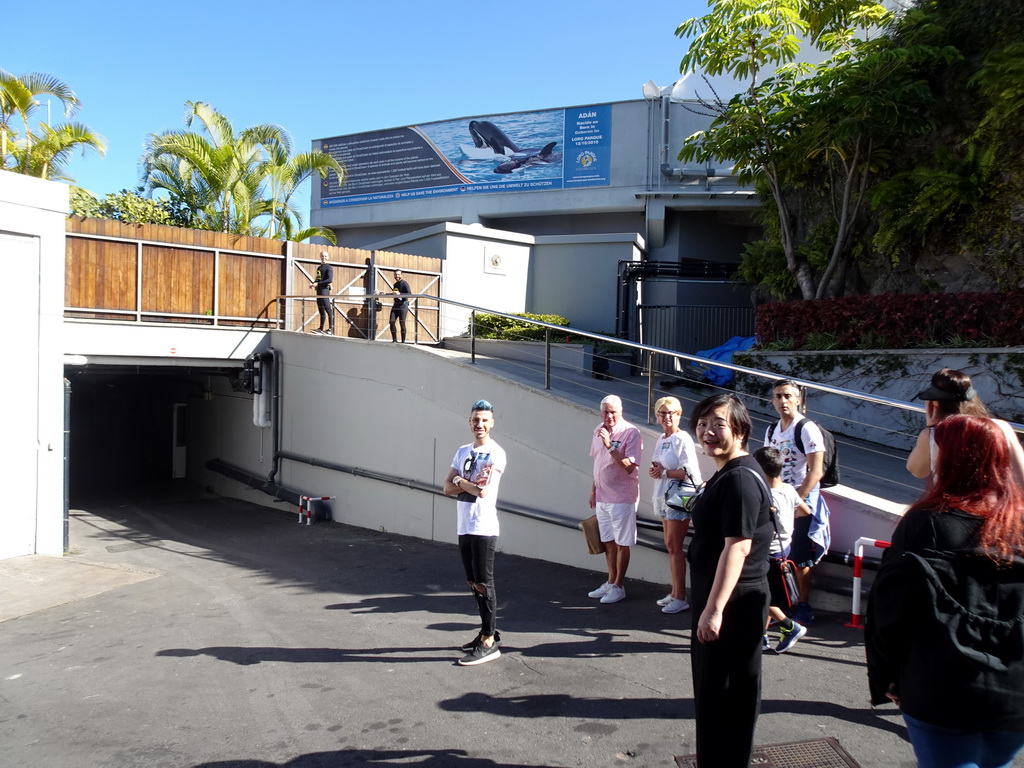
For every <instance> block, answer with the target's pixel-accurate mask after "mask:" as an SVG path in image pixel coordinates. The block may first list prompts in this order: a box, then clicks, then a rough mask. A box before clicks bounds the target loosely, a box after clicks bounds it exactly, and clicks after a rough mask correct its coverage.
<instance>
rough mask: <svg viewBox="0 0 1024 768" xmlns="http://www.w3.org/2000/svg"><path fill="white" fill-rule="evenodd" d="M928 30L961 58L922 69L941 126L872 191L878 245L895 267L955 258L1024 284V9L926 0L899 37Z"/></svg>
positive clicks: (1004, 3) (908, 150) (999, 2)
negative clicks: (934, 95) (1023, 228)
mask: <svg viewBox="0 0 1024 768" xmlns="http://www.w3.org/2000/svg"><path fill="white" fill-rule="evenodd" d="M922 30H927V33H928V34H930V35H933V36H934V37H936V38H941V39H942V40H943V41H944V42H945V44H946V45H948V46H950V47H953V48H955V49H956V51H957V52H958V54H959V56H958V58H957V59H956V60H946V61H933V62H925V63H924V64H923V65H922V66H921V67H920V68H919V69H918V71H917V75H918V76H919V77H921V78H923V79H927V80H928V81H929V82H931V83H933V84H934V90H935V91H936V93H937V98H936V99H935V100H934V101H933V102H932V104H930V105H929V108H928V117H929V118H930V119H931V120H932V121H933V123H934V125H935V128H934V130H932V131H931V132H930V133H928V134H927V135H926V136H924V137H922V138H921V139H919V140H917V141H915V142H913V143H909V144H907V145H906V146H905V147H904V151H903V152H901V153H900V155H899V157H898V158H897V161H896V162H894V163H893V165H892V167H891V169H890V173H889V175H888V176H887V178H885V179H883V180H881V181H880V182H879V183H878V184H877V186H876V187H875V188H874V189H872V190H871V191H870V197H871V202H872V206H873V208H874V209H875V211H876V217H877V218H876V222H877V232H876V234H875V236H874V241H873V246H874V248H875V250H877V251H878V252H879V253H880V254H881V255H882V256H883V257H884V258H885V259H887V260H888V261H889V262H890V263H893V264H897V263H899V264H906V263H908V262H910V263H911V264H913V263H915V262H916V261H917V260H921V259H924V258H925V257H927V258H929V259H930V260H931V261H932V262H934V261H936V260H940V261H941V260H942V259H944V258H947V257H948V255H949V254H956V255H958V256H959V257H960V258H962V259H967V260H969V261H970V263H971V265H972V266H973V267H974V269H975V271H976V272H977V273H979V274H981V275H984V276H985V277H986V278H987V279H988V280H990V281H991V282H992V283H993V284H994V285H995V286H999V287H1015V286H1018V285H1020V284H1021V282H1024V245H1022V243H1021V238H1020V228H1021V226H1024V209H1022V204H1021V200H1022V192H1024V139H1022V134H1021V132H1020V124H1021V120H1022V119H1024V85H1022V83H1024V43H1022V42H1021V40H1024V5H1022V4H1021V3H1019V2H1017V0H991V2H984V3H982V2H979V0H958V2H950V0H922V1H921V2H919V3H918V6H917V8H916V9H915V10H914V12H912V13H909V14H907V16H906V18H905V19H904V20H903V22H902V23H901V25H900V26H899V28H897V29H896V30H895V31H894V34H893V40H894V44H905V43H906V41H907V40H912V39H913V38H914V37H915V36H919V35H920V34H921V33H922V32H921V31H922Z"/></svg>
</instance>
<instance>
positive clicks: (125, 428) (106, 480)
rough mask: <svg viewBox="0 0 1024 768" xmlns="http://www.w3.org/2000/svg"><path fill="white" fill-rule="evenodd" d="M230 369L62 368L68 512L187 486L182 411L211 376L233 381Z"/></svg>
mask: <svg viewBox="0 0 1024 768" xmlns="http://www.w3.org/2000/svg"><path fill="white" fill-rule="evenodd" d="M238 370H239V369H236V368H218V369H181V368H160V367H153V368H146V367H133V368H131V369H118V368H117V367H113V366H101V365H95V366H87V367H82V368H68V369H66V370H65V375H66V377H67V379H68V380H69V381H70V382H71V410H70V418H69V422H70V423H69V424H68V425H67V426H68V428H69V429H70V449H69V459H68V461H69V464H68V480H69V483H68V486H69V487H68V496H69V502H70V503H71V505H73V506H74V505H80V504H82V503H83V502H87V501H92V500H96V499H110V498H114V497H118V496H137V495H139V494H143V495H149V494H155V493H159V492H160V489H162V488H166V487H167V486H168V485H173V484H178V485H182V484H187V483H188V482H189V481H188V477H187V475H186V472H185V466H186V462H185V456H186V453H187V451H188V449H189V434H188V422H189V418H188V410H189V407H190V405H191V404H194V403H196V402H198V401H201V400H207V399H209V397H210V392H211V390H212V387H213V381H214V379H215V378H216V377H229V378H233V379H236V378H237V376H238ZM206 405H210V403H206Z"/></svg>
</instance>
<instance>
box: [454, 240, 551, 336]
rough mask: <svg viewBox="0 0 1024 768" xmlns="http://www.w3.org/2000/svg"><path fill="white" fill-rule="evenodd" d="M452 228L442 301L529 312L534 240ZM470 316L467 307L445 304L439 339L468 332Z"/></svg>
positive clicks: (499, 310)
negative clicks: (530, 273) (444, 299)
mask: <svg viewBox="0 0 1024 768" xmlns="http://www.w3.org/2000/svg"><path fill="white" fill-rule="evenodd" d="M449 229H450V230H451V231H449V232H448V236H447V239H446V243H445V256H444V265H443V267H442V270H443V276H442V280H443V283H444V297H445V298H448V299H452V300H453V301H460V302H463V303H465V304H473V305H475V306H478V307H486V308H487V309H493V310H497V311H498V312H509V313H520V312H525V311H526V283H527V279H528V277H529V270H530V251H531V246H532V240H533V238H530V237H527V236H523V235H514V234H511V233H507V232H496V231H495V230H488V229H485V228H483V227H462V226H461V225H449ZM469 315H470V312H469V310H467V309H463V308H461V307H454V306H451V305H446V306H442V307H441V337H442V338H443V337H445V336H458V335H460V334H462V333H464V332H465V331H466V329H467V328H468V327H469Z"/></svg>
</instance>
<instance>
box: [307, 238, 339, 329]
mask: <svg viewBox="0 0 1024 768" xmlns="http://www.w3.org/2000/svg"><path fill="white" fill-rule="evenodd" d="M333 281H334V268H333V267H332V266H331V265H330V264H328V263H327V251H320V266H319V267H317V268H316V280H315V281H314V282H312V283H310V284H309V287H310V288H315V289H316V295H317V299H316V311H317V313H318V314H319V315H320V327H319V328H316V329H314V330H313V333H325V334H327V335H328V336H333V335H334V312H333V311H332V308H331V299H330V295H331V283H332V282H333ZM325 323H326V325H327V329H326V330H325V329H324V325H325Z"/></svg>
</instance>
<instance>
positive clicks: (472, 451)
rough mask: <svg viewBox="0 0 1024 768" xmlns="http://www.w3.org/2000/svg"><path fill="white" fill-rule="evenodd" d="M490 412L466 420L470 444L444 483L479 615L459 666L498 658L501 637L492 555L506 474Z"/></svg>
mask: <svg viewBox="0 0 1024 768" xmlns="http://www.w3.org/2000/svg"><path fill="white" fill-rule="evenodd" d="M493 426H494V407H493V406H492V405H491V404H490V403H489V402H487V401H486V400H477V401H476V402H475V403H473V407H472V409H471V411H470V415H469V428H470V430H471V431H472V433H473V442H471V443H468V444H466V445H463V446H461V447H460V448H459V450H457V451H456V452H455V458H454V459H452V464H451V468H450V469H449V470H448V476H447V477H446V478H445V481H444V492H445V495H446V496H455V497H456V498H457V499H458V501H457V502H456V507H457V509H458V531H457V532H458V536H459V554H460V555H461V556H462V565H463V566H464V567H465V569H466V583H467V584H469V589H470V591H471V592H472V593H473V598H474V599H475V600H476V604H477V609H478V610H479V611H480V631H479V632H477V634H476V636H475V637H473V639H472V640H470V641H469V642H468V643H465V644H464V645H463V646H462V650H463V651H465V652H466V656H464V657H463V658H461V659H459V662H458V663H459V664H460V665H461V666H464V667H468V666H474V665H476V664H483V663H485V662H488V661H493V660H494V659H496V658H498V657H499V656H501V650H499V646H500V645H501V634H500V633H499V632H498V631H497V630H496V629H495V621H496V608H497V597H496V595H495V591H494V550H495V548H496V546H497V543H498V508H497V505H498V484H499V483H500V482H501V475H502V473H503V472H504V471H505V451H504V450H502V448H501V446H500V445H498V444H497V443H496V442H494V440H492V439H491V428H492V427H493Z"/></svg>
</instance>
